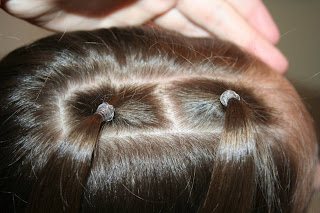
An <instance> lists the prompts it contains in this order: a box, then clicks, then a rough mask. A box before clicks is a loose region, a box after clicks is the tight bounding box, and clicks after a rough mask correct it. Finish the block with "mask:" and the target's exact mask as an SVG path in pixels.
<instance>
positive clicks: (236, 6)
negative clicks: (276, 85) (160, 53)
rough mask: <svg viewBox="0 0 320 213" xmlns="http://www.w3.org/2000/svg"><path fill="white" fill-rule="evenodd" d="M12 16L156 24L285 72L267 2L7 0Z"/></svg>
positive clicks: (50, 21) (45, 23)
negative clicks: (213, 39) (233, 48)
mask: <svg viewBox="0 0 320 213" xmlns="http://www.w3.org/2000/svg"><path fill="white" fill-rule="evenodd" d="M2 4H3V5H2V7H3V9H4V10H6V11H7V12H8V13H10V14H12V15H14V16H16V17H18V18H21V19H25V20H27V21H29V22H31V23H33V24H36V25H38V26H41V27H44V28H46V29H50V30H54V31H71V30H91V29H96V28H106V27H112V26H118V27H123V26H132V25H141V24H144V23H153V24H155V25H158V26H160V27H163V28H167V29H170V30H175V31H178V32H180V33H182V34H185V35H187V36H212V35H216V36H218V37H220V38H222V39H225V40H229V41H231V42H233V43H235V44H237V45H238V46H240V47H241V48H243V49H244V50H246V51H248V52H249V53H251V54H253V55H255V56H257V57H258V58H260V59H261V60H262V61H264V62H265V63H266V64H268V65H269V66H270V67H272V68H273V69H274V70H275V71H278V72H279V73H285V71H286V70H287V68H288V62H287V60H286V58H285V57H284V56H283V55H282V53H281V52H280V51H279V50H278V49H277V48H276V47H275V46H274V45H275V44H276V43H277V42H278V40H279V37H280V36H279V31H278V29H277V27H276V25H275V23H274V22H273V20H272V18H271V16H270V14H269V12H268V10H267V9H266V7H265V6H264V4H263V3H262V1H261V0H241V1H239V0H197V1H194V0H118V1H112V0H109V1H108V0H91V1H87V0H41V1H39V0H28V1H26V0H5V1H3V2H2Z"/></svg>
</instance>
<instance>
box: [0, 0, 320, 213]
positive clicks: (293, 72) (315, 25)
mask: <svg viewBox="0 0 320 213" xmlns="http://www.w3.org/2000/svg"><path fill="white" fill-rule="evenodd" d="M239 1H241V0H239ZM264 2H265V4H266V5H267V7H268V8H269V10H270V12H271V14H272V15H273V17H274V19H275V21H276V23H277V24H278V26H279V28H280V31H281V35H282V37H281V40H280V43H279V48H280V49H281V50H282V51H283V52H284V54H285V55H286V56H287V57H288V59H289V63H290V69H289V72H288V74H287V77H288V78H289V79H290V81H291V82H292V83H293V85H294V86H295V87H296V89H297V90H298V92H299V93H300V94H301V95H302V97H303V100H304V101H305V103H306V104H307V107H308V109H309V111H310V112H311V113H312V115H313V117H314V119H315V121H316V123H318V124H320V1H319V0H265V1H264ZM49 34H51V32H49V31H46V30H43V29H40V28H38V27H35V26H32V25H31V24H28V23H26V22H24V21H21V20H18V19H15V18H13V17H11V16H9V15H8V14H6V13H4V12H3V11H2V10H0V58H2V57H3V56H4V55H5V54H7V53H8V52H10V51H11V50H13V49H15V48H17V47H20V46H22V45H25V44H28V43H30V42H32V41H34V40H36V39H38V38H41V37H44V36H46V35H49ZM318 132H319V128H318ZM319 136H320V133H319ZM318 212H320V193H317V194H315V196H314V197H313V200H312V203H311V205H310V208H309V210H308V213H318Z"/></svg>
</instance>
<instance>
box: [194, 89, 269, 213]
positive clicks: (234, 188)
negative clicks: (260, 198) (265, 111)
mask: <svg viewBox="0 0 320 213" xmlns="http://www.w3.org/2000/svg"><path fill="white" fill-rule="evenodd" d="M245 97H246V98H247V97H248V95H245ZM220 102H221V104H222V105H223V106H225V107H226V111H225V120H224V128H223V131H222V134H221V139H220V142H219V144H218V146H217V149H216V151H215V160H214V165H213V169H212V175H211V180H210V184H209V189H208V192H207V196H206V199H205V201H204V203H203V206H202V209H201V211H200V212H203V213H205V212H213V211H214V212H234V210H237V211H236V212H251V211H252V210H253V209H254V208H256V206H255V205H256V203H255V201H254V199H255V197H254V196H256V195H255V192H256V191H260V190H263V192H262V193H263V194H267V195H266V197H265V202H266V205H264V206H263V207H262V208H263V209H266V210H267V212H272V211H273V210H272V209H270V205H269V204H270V197H272V196H273V195H272V189H269V190H270V191H268V192H271V194H270V193H269V194H268V193H266V192H265V191H264V190H265V186H264V185H263V186H257V180H258V178H260V177H261V176H263V175H264V176H265V177H266V178H268V175H272V174H270V173H268V172H270V171H272V169H270V168H268V167H269V166H271V167H272V165H263V164H264V162H261V159H260V158H258V157H257V156H259V155H261V154H266V155H268V154H270V153H268V150H259V149H260V148H261V147H262V146H259V145H258V144H257V143H258V141H259V140H258V138H257V134H256V130H255V123H254V122H255V118H254V113H252V112H251V111H252V109H251V108H250V106H249V105H248V104H247V102H245V101H244V100H242V98H240V95H239V94H238V93H236V92H235V91H232V90H226V91H225V92H223V93H222V94H221V96H220ZM258 152H259V153H258ZM261 168H262V169H261ZM269 180H270V179H269ZM266 185H267V186H269V187H273V184H272V183H271V184H270V183H266ZM259 187H261V188H259ZM271 199H272V198H271ZM260 210H262V209H260Z"/></svg>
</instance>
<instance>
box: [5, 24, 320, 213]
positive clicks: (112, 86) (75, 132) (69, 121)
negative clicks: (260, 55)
mask: <svg viewBox="0 0 320 213" xmlns="http://www.w3.org/2000/svg"><path fill="white" fill-rule="evenodd" d="M0 71H1V72H0V79H1V80H0V88H1V97H0V100H1V102H2V106H1V130H0V131H1V132H0V141H1V143H0V150H1V151H0V152H1V156H2V157H1V165H0V169H1V170H0V172H1V173H0V174H1V180H0V181H1V182H0V184H1V185H0V187H1V189H0V190H1V193H2V192H3V193H2V195H1V196H2V197H3V202H5V203H6V204H5V205H7V206H9V207H8V208H16V209H19V208H20V209H25V208H28V210H29V211H30V212H36V211H45V210H48V209H49V210H50V211H52V212H59V211H62V210H64V211H67V212H69V211H70V212H79V211H82V212H90V211H91V212H100V211H101V212H212V211H213V210H214V209H215V211H216V212H250V211H253V212H280V211H283V212H301V211H302V210H303V209H304V208H305V207H306V204H307V202H308V199H309V197H310V195H311V192H312V186H313V181H314V172H315V167H316V163H317V157H316V154H317V147H316V136H315V133H314V130H313V126H312V120H311V118H310V116H309V114H308V113H307V111H306V109H305V107H304V106H303V104H302V102H301V100H300V99H299V97H298V95H297V93H296V92H295V90H294V89H293V87H292V86H291V85H290V84H289V83H288V82H287V81H286V79H284V78H283V77H282V76H280V75H278V74H276V73H274V72H273V71H271V70H270V69H269V68H268V67H266V66H265V65H264V64H262V63H261V62H259V61H257V60H255V59H254V58H252V57H251V56H249V55H247V54H246V53H243V52H242V51H241V50H239V49H238V48H237V47H235V46H233V45H232V44H229V43H226V42H223V41H220V40H210V39H191V38H184V37H181V36H179V35H173V34H169V33H165V32H160V31H155V30H151V29H148V30H147V29H110V30H98V31H92V32H74V33H66V34H63V35H55V36H51V37H48V38H45V39H42V40H40V41H38V42H35V43H33V44H31V45H29V46H27V47H23V48H21V49H18V50H16V51H14V52H13V53H11V54H9V55H8V56H7V57H6V58H4V59H3V60H2V62H1V63H0ZM228 90H230V91H229V92H227V93H226V91H228ZM235 93H236V94H235ZM222 94H223V95H222ZM221 95H222V96H221ZM232 97H233V98H232ZM220 99H221V101H220ZM102 103H105V104H104V107H107V108H106V109H105V110H106V111H107V114H106V113H103V112H101V111H100V109H101V108H99V110H98V111H97V108H98V106H100V105H101V104H102ZM112 108H114V109H112ZM113 110H114V111H113ZM96 111H97V112H96ZM99 113H100V114H99ZM101 115H102V116H101ZM106 115H108V116H109V117H108V119H107V118H105V117H104V116H106ZM104 119H105V120H104ZM4 192H6V193H4ZM12 198H14V202H13V200H12ZM13 206H14V207H13Z"/></svg>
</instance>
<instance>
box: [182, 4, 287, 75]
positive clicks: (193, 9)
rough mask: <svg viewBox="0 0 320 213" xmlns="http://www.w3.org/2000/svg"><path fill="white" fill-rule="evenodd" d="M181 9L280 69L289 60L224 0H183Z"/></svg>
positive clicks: (281, 71)
mask: <svg viewBox="0 0 320 213" xmlns="http://www.w3.org/2000/svg"><path fill="white" fill-rule="evenodd" d="M177 8H178V10H179V11H180V12H181V13H182V14H184V15H185V16H186V17H187V18H188V19H190V20H191V21H193V22H195V23H196V24H198V25H199V26H200V27H202V28H204V29H206V30H208V31H209V32H211V33H213V34H215V35H217V36H218V37H220V38H223V39H226V40H229V41H231V42H233V43H235V44H237V45H238V46H240V47H241V48H243V49H245V50H246V51H248V52H249V53H251V54H253V55H255V56H257V57H258V58H260V59H261V60H262V61H263V62H265V63H266V64H268V65H269V66H270V67H271V68H273V69H274V70H275V71H278V72H279V73H285V71H286V70H287V68H288V62H287V60H286V58H285V57H284V56H283V54H282V53H281V52H280V51H279V50H278V49H277V48H276V47H274V46H273V45H272V44H271V43H270V42H269V41H268V40H267V39H265V38H264V37H262V36H261V35H260V33H258V32H257V31H256V30H255V29H254V28H253V27H252V26H251V25H250V24H248V22H247V21H246V20H245V19H244V18H243V17H242V16H241V15H240V14H239V13H238V12H237V11H235V10H234V9H233V8H232V7H230V5H229V4H228V3H227V2H226V1H224V0H214V1H212V0H198V1H197V4H195V3H194V1H193V0H182V1H180V2H179V3H178V4H177Z"/></svg>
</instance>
